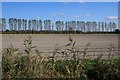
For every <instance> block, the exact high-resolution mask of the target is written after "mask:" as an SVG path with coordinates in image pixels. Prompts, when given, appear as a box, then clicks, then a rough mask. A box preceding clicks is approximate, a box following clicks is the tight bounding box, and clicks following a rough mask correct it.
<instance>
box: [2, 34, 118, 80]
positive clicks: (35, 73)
mask: <svg viewBox="0 0 120 80" xmlns="http://www.w3.org/2000/svg"><path fill="white" fill-rule="evenodd" d="M75 44H76V42H75V41H74V40H73V39H72V38H71V37H69V43H68V44H67V45H66V47H67V46H70V48H68V49H64V50H59V49H57V48H55V50H54V51H53V55H52V56H49V57H47V58H45V57H43V56H41V53H40V51H39V50H37V49H36V46H33V44H32V38H31V36H28V37H27V38H26V39H25V41H24V43H23V45H24V46H25V50H23V51H19V49H18V48H15V47H14V46H13V45H11V46H10V47H9V48H5V49H4V50H3V54H2V55H3V56H2V72H3V74H2V78H3V79H5V78H6V79H13V80H15V79H17V78H19V79H23V78H24V79H26V78H52V79H54V78H60V79H66V78H74V79H80V80H120V76H119V75H120V59H119V58H117V59H113V58H112V57H111V54H109V55H108V57H109V58H108V59H102V58H101V57H102V55H100V56H98V57H97V58H96V59H86V54H87V52H86V51H87V49H88V47H89V45H87V46H86V49H84V50H83V51H81V50H79V49H77V48H76V47H75ZM109 48H110V50H111V49H112V47H111V46H110V47H109ZM78 54H83V57H82V58H80V57H78ZM58 55H59V56H61V58H58V57H59V56H58Z"/></svg>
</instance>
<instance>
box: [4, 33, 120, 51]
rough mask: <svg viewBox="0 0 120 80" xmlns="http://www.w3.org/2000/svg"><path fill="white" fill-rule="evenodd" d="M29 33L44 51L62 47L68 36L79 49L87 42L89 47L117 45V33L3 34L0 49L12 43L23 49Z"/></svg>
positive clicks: (67, 41)
mask: <svg viewBox="0 0 120 80" xmlns="http://www.w3.org/2000/svg"><path fill="white" fill-rule="evenodd" d="M29 35H30V36H31V37H32V40H33V45H35V46H37V47H36V48H37V49H39V50H40V51H42V52H45V53H48V52H51V51H53V50H54V49H55V47H56V45H57V46H58V47H60V48H61V49H64V48H65V47H64V45H66V44H67V43H69V36H71V37H72V38H73V39H74V41H76V45H75V46H76V47H77V48H79V49H84V48H85V47H86V44H88V43H89V44H90V46H89V48H103V49H106V48H108V47H109V45H110V44H111V45H112V46H114V47H115V48H117V47H118V35H117V34H3V35H2V49H4V48H7V47H9V46H10V45H11V44H12V45H13V46H14V47H16V48H19V49H20V50H23V49H24V45H23V42H24V40H25V38H26V37H27V36H29Z"/></svg>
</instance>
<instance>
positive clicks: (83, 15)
mask: <svg viewBox="0 0 120 80" xmlns="http://www.w3.org/2000/svg"><path fill="white" fill-rule="evenodd" d="M89 16H90V14H88V13H87V14H82V15H73V16H72V17H73V18H76V19H80V18H81V17H89Z"/></svg>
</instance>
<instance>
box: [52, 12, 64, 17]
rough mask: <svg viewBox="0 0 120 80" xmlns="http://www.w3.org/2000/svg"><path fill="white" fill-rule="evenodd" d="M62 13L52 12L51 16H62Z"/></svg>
mask: <svg viewBox="0 0 120 80" xmlns="http://www.w3.org/2000/svg"><path fill="white" fill-rule="evenodd" d="M63 15H64V14H63V13H62V12H60V13H52V16H63Z"/></svg>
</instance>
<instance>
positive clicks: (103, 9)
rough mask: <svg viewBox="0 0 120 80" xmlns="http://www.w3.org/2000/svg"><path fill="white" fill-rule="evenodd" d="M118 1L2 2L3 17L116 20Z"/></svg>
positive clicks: (54, 19) (56, 19)
mask: <svg viewBox="0 0 120 80" xmlns="http://www.w3.org/2000/svg"><path fill="white" fill-rule="evenodd" d="M117 16H118V2H2V17H3V18H6V19H9V18H20V19H22V18H24V19H41V20H46V19H50V20H51V21H52V22H55V21H58V20H62V21H72V20H76V21H77V20H80V21H96V22H99V21H100V22H102V21H105V22H109V21H112V22H116V23H117Z"/></svg>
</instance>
